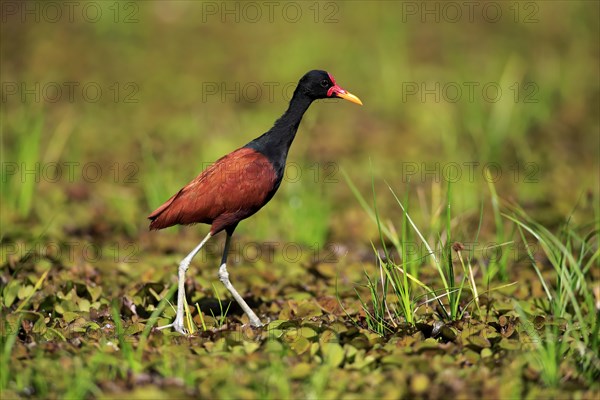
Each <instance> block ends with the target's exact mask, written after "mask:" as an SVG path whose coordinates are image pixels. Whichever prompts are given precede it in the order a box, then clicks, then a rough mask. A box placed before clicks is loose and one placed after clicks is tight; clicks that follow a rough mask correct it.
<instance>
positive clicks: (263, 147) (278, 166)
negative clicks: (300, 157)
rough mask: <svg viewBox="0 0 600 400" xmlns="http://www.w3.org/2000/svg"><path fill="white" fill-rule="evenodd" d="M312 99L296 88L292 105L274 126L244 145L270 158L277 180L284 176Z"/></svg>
mask: <svg viewBox="0 0 600 400" xmlns="http://www.w3.org/2000/svg"><path fill="white" fill-rule="evenodd" d="M312 101H313V100H312V99H311V98H310V97H308V96H307V95H306V94H304V93H302V91H301V90H300V89H299V88H296V91H295V92H294V96H293V97H292V100H291V101H290V106H289V107H288V109H287V111H286V112H285V113H283V115H282V116H281V118H279V119H278V120H277V121H275V124H274V125H273V127H272V128H271V129H269V130H268V131H267V132H265V133H264V134H263V135H262V136H260V137H258V138H256V139H254V140H253V141H251V142H250V143H248V144H247V145H246V146H244V147H247V148H251V149H254V150H256V151H258V152H260V153H261V154H263V155H264V156H265V157H267V158H268V159H269V161H270V162H271V164H272V165H273V168H275V173H276V175H277V181H280V180H281V178H282V177H283V172H284V169H285V161H286V159H287V154H288V151H289V149H290V146H291V145H292V141H293V140H294V137H295V136H296V131H297V130H298V125H300V121H301V120H302V116H303V115H304V113H305V112H306V110H308V107H310V104H311V103H312Z"/></svg>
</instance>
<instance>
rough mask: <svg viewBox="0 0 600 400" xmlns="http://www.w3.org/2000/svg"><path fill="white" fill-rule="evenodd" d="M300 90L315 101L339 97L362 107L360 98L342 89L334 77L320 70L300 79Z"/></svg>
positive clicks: (310, 72) (308, 73)
mask: <svg viewBox="0 0 600 400" xmlns="http://www.w3.org/2000/svg"><path fill="white" fill-rule="evenodd" d="M298 90H301V91H302V93H304V94H306V95H307V96H309V97H310V98H312V99H314V100H316V99H326V98H330V97H339V98H341V99H344V100H348V101H351V102H353V103H356V104H360V105H362V102H361V101H360V99H359V98H358V97H356V96H355V95H353V94H352V93H350V92H348V91H346V90H344V89H342V88H341V87H339V86H338V85H337V84H336V83H335V79H334V77H333V75H331V74H330V73H328V72H326V71H321V70H318V69H315V70H312V71H309V72H307V73H306V74H305V75H304V76H303V77H302V78H301V79H300V82H298Z"/></svg>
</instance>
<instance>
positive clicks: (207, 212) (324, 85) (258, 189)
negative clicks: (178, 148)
mask: <svg viewBox="0 0 600 400" xmlns="http://www.w3.org/2000/svg"><path fill="white" fill-rule="evenodd" d="M328 97H339V98H342V99H345V100H348V101H351V102H353V103H357V104H362V103H361V101H360V100H359V99H358V97H356V96H354V95H353V94H351V93H348V92H347V91H346V90H344V89H342V88H340V87H339V86H338V85H337V84H336V82H335V79H334V78H333V76H331V75H330V74H328V73H327V72H325V71H320V70H313V71H309V72H308V73H306V74H305V75H304V76H303V77H302V78H301V79H300V81H299V82H298V86H297V87H296V90H295V91H294V95H293V96H292V99H291V101H290V105H289V107H288V109H287V111H286V112H285V113H284V114H283V115H282V116H281V118H279V119H278V120H277V121H276V122H275V124H274V125H273V127H272V128H271V129H270V130H269V131H267V132H266V133H264V134H263V135H261V136H259V137H258V138H256V139H254V140H253V141H251V142H250V143H248V144H246V145H245V146H244V147H242V148H240V149H238V150H235V151H233V152H232V153H230V154H228V155H226V156H224V157H222V158H220V159H219V160H217V161H216V162H215V163H214V164H212V165H211V166H210V167H208V168H207V169H206V170H204V171H203V172H202V173H201V174H200V175H198V176H197V177H196V178H195V179H194V180H192V181H191V182H190V183H189V184H187V185H186V186H185V187H184V188H183V189H181V190H180V191H179V192H177V193H176V194H175V195H174V196H172V197H171V198H170V199H169V200H167V201H166V202H165V203H164V204H163V205H161V206H160V207H158V208H157V209H156V210H155V211H154V212H153V213H152V214H150V216H149V217H148V218H149V219H150V220H151V222H150V229H163V228H167V227H169V226H173V225H179V224H180V225H187V224H194V223H205V224H210V225H211V229H210V232H209V233H208V234H207V235H206V237H205V238H204V239H203V240H202V242H201V243H200V244H199V245H198V246H196V248H195V249H194V250H192V252H191V253H190V254H188V255H187V256H186V257H185V258H184V259H183V260H182V261H181V262H180V264H179V287H178V290H179V291H178V296H177V314H176V317H175V321H174V322H173V323H172V324H169V325H165V326H163V327H161V328H159V329H163V328H168V327H173V328H174V329H175V330H176V331H177V332H180V333H182V334H185V333H186V329H185V327H184V321H183V307H184V302H185V285H184V282H185V272H186V271H187V269H188V267H189V264H190V262H191V260H192V259H193V257H194V256H195V255H196V254H197V253H198V252H199V251H200V249H201V248H202V246H204V244H205V243H206V241H208V239H210V238H211V237H212V236H214V235H216V234H217V233H219V232H221V231H222V230H225V231H226V233H227V238H226V240H225V249H224V251H223V257H222V260H221V267H220V268H219V279H220V280H221V282H223V284H224V285H225V287H226V288H227V289H228V290H229V292H230V293H231V294H232V296H233V297H234V299H235V300H236V301H237V302H238V304H239V305H240V307H241V308H242V309H243V310H244V312H245V313H246V314H247V315H248V318H249V319H250V323H251V324H252V325H253V326H261V325H262V323H261V322H260V319H259V318H258V317H257V316H256V314H255V313H254V312H253V311H252V310H251V309H250V307H249V306H248V305H247V304H246V302H245V301H244V299H243V298H242V297H241V296H240V295H239V293H238V292H237V291H236V290H235V288H234V287H233V285H232V284H231V282H230V281H229V274H228V272H227V267H226V262H227V253H228V251H229V244H230V241H231V236H232V235H233V232H234V230H235V228H236V227H237V225H238V223H239V222H240V221H241V220H243V219H246V218H248V217H249V216H251V215H253V214H254V213H256V212H257V211H258V210H260V209H261V208H262V207H263V206H264V205H265V204H267V203H268V202H269V200H271V198H272V197H273V195H274V194H275V192H276V191H277V189H278V188H279V185H280V184H281V180H282V179H283V174H284V169H285V163H286V159H287V154H288V151H289V149H290V146H291V144H292V141H293V140H294V137H295V135H296V131H297V130H298V125H299V124H300V121H301V120H302V116H303V115H304V113H305V112H306V110H307V109H308V107H309V106H310V104H311V103H312V102H313V101H314V100H317V99H322V98H328Z"/></svg>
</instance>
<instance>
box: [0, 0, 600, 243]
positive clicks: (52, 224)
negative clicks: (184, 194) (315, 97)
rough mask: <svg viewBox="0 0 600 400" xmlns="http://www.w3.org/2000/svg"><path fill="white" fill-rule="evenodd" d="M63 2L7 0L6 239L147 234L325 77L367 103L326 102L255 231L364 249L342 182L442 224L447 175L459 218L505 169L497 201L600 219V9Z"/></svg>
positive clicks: (245, 232)
mask: <svg viewBox="0 0 600 400" xmlns="http://www.w3.org/2000/svg"><path fill="white" fill-rule="evenodd" d="M51 4H54V6H52V5H50V6H49V5H48V3H44V2H41V3H35V2H27V3H21V2H3V3H2V61H1V67H2V70H1V72H2V145H3V146H2V163H3V169H2V206H1V211H2V231H3V236H4V237H5V238H7V237H12V238H13V239H14V238H28V237H39V236H50V237H55V238H63V237H73V236H75V237H79V236H85V235H88V236H91V237H92V238H98V239H102V238H105V239H106V238H114V237H116V236H119V237H125V238H129V239H128V240H138V238H140V237H145V235H146V234H145V233H144V232H146V230H147V221H146V220H145V218H146V216H147V215H148V214H149V213H150V212H151V211H152V210H153V209H154V208H155V207H157V206H158V205H160V204H161V203H162V202H163V201H165V200H166V199H167V198H168V197H170V195H172V194H173V193H175V192H176V191H177V190H178V189H179V188H180V187H181V186H183V185H185V184H186V183H187V182H188V181H189V180H191V179H192V178H194V177H195V176H196V175H197V174H198V173H199V172H200V171H201V170H202V169H203V168H205V167H206V166H207V165H208V163H210V162H211V161H214V160H216V159H217V158H218V157H220V156H222V155H223V154H226V153H227V152H229V151H231V150H233V149H235V148H237V147H239V146H242V145H244V144H245V143H247V142H248V141H250V140H251V139H253V138H254V137H256V136H258V135H259V134H261V133H262V132H264V131H266V130H267V129H269V128H270V126H271V125H272V123H273V121H274V120H275V119H276V118H278V117H279V115H280V114H281V113H282V112H283V111H284V110H285V108H286V107H287V102H288V101H289V98H290V95H291V93H292V91H293V84H294V83H295V82H297V80H298V79H299V78H300V77H301V76H302V75H303V74H304V73H305V72H306V71H308V70H310V69H325V70H327V71H329V72H331V73H332V74H333V75H334V76H335V77H336V79H337V81H338V83H339V84H340V85H341V86H342V87H344V88H346V89H347V90H349V91H351V92H352V93H354V94H356V95H358V96H359V97H360V98H361V99H362V101H363V103H364V106H363V107H357V106H355V105H353V104H350V103H346V102H341V101H320V102H318V103H316V104H314V105H313V106H312V107H311V109H310V110H309V111H308V113H307V114H306V116H305V118H304V120H303V122H302V124H301V127H300V130H299V133H298V136H297V138H296V140H295V142H294V145H293V146H292V149H291V151H290V156H289V158H288V162H290V163H292V167H291V168H289V169H288V177H287V179H286V181H285V182H284V184H283V185H282V187H281V189H280V192H279V193H278V194H277V196H275V198H274V200H273V201H272V203H271V204H269V205H268V206H267V207H266V208H265V209H263V210H262V211H261V212H260V213H259V214H258V215H257V216H255V217H254V218H253V219H251V220H249V221H246V222H243V223H242V224H241V225H240V228H239V229H238V232H239V233H240V234H241V235H240V237H243V238H246V239H247V240H286V241H298V242H301V243H304V244H307V245H311V244H313V243H317V244H319V245H321V244H323V243H325V242H326V241H334V242H338V243H357V244H358V243H362V244H363V245H365V244H366V243H368V240H369V239H371V238H373V237H376V227H375V226H374V225H373V223H372V222H371V221H370V220H369V219H368V218H366V216H365V214H364V213H363V211H362V210H361V209H360V207H359V205H358V202H357V201H356V199H355V198H354V196H353V195H352V192H351V190H350V189H349V187H348V185H347V183H346V182H345V180H344V178H343V175H342V170H343V171H345V172H346V173H347V174H348V176H349V177H350V179H351V180H352V181H353V182H354V183H355V184H356V185H357V187H358V188H359V190H360V191H361V192H362V193H363V194H364V195H365V196H366V197H367V198H371V195H370V192H371V180H372V179H373V181H374V184H375V190H376V192H377V193H378V194H379V196H378V205H379V207H380V211H381V214H382V215H384V216H385V218H389V219H391V220H392V221H393V220H394V219H395V218H396V217H399V216H400V215H401V212H400V210H399V208H398V206H397V204H395V201H394V200H393V197H392V196H390V195H389V194H388V193H389V192H388V191H387V188H386V182H387V183H388V184H389V185H390V186H391V187H393V188H394V189H395V190H396V192H397V193H400V194H401V195H402V196H405V195H407V196H408V198H409V199H410V203H411V204H412V205H413V207H412V209H413V210H414V211H413V214H414V218H415V219H416V220H417V222H419V223H429V222H430V221H431V220H433V219H434V216H435V214H436V207H437V205H438V204H439V203H438V202H437V199H438V198H439V196H440V193H441V192H443V190H444V189H443V188H444V185H445V184H444V183H443V181H444V179H443V178H444V176H445V174H450V176H451V178H452V180H454V183H453V185H454V186H453V187H454V189H453V191H454V202H455V204H453V206H454V207H455V211H454V213H455V214H454V215H467V216H468V215H474V216H475V219H477V218H478V217H479V209H480V207H481V205H482V204H484V203H485V197H486V196H487V195H486V193H487V190H488V189H487V184H486V182H485V180H484V175H483V167H484V166H485V165H486V164H488V163H495V164H493V166H494V168H495V169H496V170H497V171H499V172H500V175H499V176H498V179H497V181H496V182H495V185H496V188H497V190H498V193H499V195H500V197H501V198H504V199H507V200H509V201H514V202H517V203H519V204H520V205H521V206H523V207H525V208H527V209H528V210H529V211H530V212H532V213H533V215H535V216H536V217H537V218H539V219H541V220H543V221H545V222H547V223H549V224H553V223H554V222H556V221H558V220H560V219H562V218H563V217H564V216H565V215H567V214H568V213H569V212H570V210H571V209H572V208H573V207H574V205H575V204H576V203H577V202H578V201H580V203H579V204H580V206H581V207H580V208H581V209H583V210H584V213H582V214H576V215H575V218H580V219H581V220H582V221H584V220H585V219H586V218H587V219H590V218H592V217H591V215H592V213H587V212H585V210H588V211H589V210H592V207H593V203H594V202H595V201H596V200H597V199H598V178H599V177H598V168H599V165H598V163H599V161H598V160H599V157H598V150H599V136H600V135H599V125H598V109H599V105H600V104H599V95H598V94H599V76H598V65H599V63H598V60H599V57H598V56H599V54H598V52H599V43H598V42H599V35H598V33H599V25H598V12H599V6H598V3H597V2H588V1H581V2H578V1H552V2H473V5H472V6H469V7H467V6H465V5H461V4H462V3H460V2H458V3H451V4H450V5H449V4H447V3H444V2H425V3H421V2H375V1H373V2H363V1H353V2H344V3H342V2H339V3H338V2H291V3H284V2H272V3H261V2H258V3H256V2H253V3H238V2H229V3H227V2H225V3H223V2H194V1H176V2H166V1H148V2H139V3H137V2H122V3H113V2H81V3H79V2H78V3H76V4H75V5H72V6H66V5H65V4H61V3H51ZM56 4H58V6H57V5H56ZM52 7H54V9H53V8H52ZM57 12H59V13H60V14H57ZM70 87H71V88H73V91H72V96H71V92H70V89H69V88H70ZM98 88H99V89H100V90H101V94H98V93H97V90H98ZM471 89H472V90H471ZM498 89H500V91H501V92H498ZM56 166H58V167H59V168H61V170H60V171H57V169H56ZM69 166H71V167H69ZM69 168H71V169H69ZM26 170H29V171H31V170H33V171H34V172H29V173H27V172H26ZM427 171H433V172H429V173H427ZM71 172H72V173H71ZM98 172H100V176H98V177H97V175H98ZM471 172H472V175H471ZM457 173H458V174H460V175H456V174H457ZM409 181H410V182H409ZM486 207H487V206H486ZM486 218H487V217H486ZM178 229H179V228H175V229H172V232H173V233H172V234H175V235H176V234H177V232H179V231H178ZM194 229H195V230H194ZM194 229H193V233H190V235H197V237H198V238H200V237H202V236H204V232H205V231H206V230H207V229H208V228H207V227H203V228H202V229H200V228H194ZM464 229H465V230H468V229H469V228H468V227H465V228H464ZM467 234H468V232H467ZM167 235H169V234H167ZM472 236H474V234H471V237H472ZM140 240H142V239H140ZM178 251H185V249H183V248H182V249H178Z"/></svg>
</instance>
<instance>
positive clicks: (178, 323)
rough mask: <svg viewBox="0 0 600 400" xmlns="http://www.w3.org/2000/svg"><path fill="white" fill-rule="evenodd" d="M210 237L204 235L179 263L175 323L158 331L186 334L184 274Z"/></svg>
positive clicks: (209, 235) (209, 234)
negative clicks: (164, 330) (174, 331)
mask: <svg viewBox="0 0 600 400" xmlns="http://www.w3.org/2000/svg"><path fill="white" fill-rule="evenodd" d="M211 236H212V235H211V233H210V232H209V233H208V235H206V237H205V238H204V239H203V240H202V242H200V244H199V245H198V246H196V248H195V249H194V250H192V252H191V253H190V254H188V255H187V256H186V257H185V258H184V259H183V260H181V262H180V263H179V277H178V279H179V288H178V290H177V314H176V316H175V321H173V323H171V324H169V325H165V326H161V327H159V328H158V329H159V330H160V329H165V328H173V329H175V330H176V331H177V332H179V333H181V334H182V335H186V334H187V330H186V329H185V325H184V323H183V307H184V304H185V272H186V271H187V269H188V267H189V266H190V262H192V258H194V256H195V255H196V254H198V252H199V251H200V249H201V248H202V246H204V244H205V243H206V242H207V241H208V239H210V237H211Z"/></svg>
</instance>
